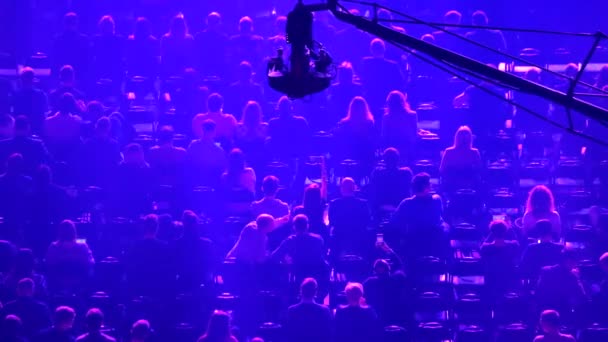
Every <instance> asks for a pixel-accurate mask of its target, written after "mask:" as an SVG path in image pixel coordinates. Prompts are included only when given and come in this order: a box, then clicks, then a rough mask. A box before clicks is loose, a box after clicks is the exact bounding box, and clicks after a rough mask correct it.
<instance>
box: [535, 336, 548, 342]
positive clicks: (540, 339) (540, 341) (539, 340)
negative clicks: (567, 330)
mask: <svg viewBox="0 0 608 342" xmlns="http://www.w3.org/2000/svg"><path fill="white" fill-rule="evenodd" d="M543 341H545V336H543V335H539V336H536V337H535V338H534V341H533V342H543Z"/></svg>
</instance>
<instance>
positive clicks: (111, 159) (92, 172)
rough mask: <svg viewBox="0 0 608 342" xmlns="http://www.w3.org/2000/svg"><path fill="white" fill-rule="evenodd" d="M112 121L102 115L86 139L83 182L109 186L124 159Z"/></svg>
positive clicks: (83, 150) (83, 154)
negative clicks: (92, 132) (114, 133)
mask: <svg viewBox="0 0 608 342" xmlns="http://www.w3.org/2000/svg"><path fill="white" fill-rule="evenodd" d="M111 130H112V123H111V121H110V119H108V118H107V117H101V118H99V120H97V122H96V123H95V132H94V134H93V136H92V137H91V138H89V139H88V140H86V141H85V142H84V144H83V146H82V151H81V154H80V155H81V156H80V158H81V165H82V170H81V174H82V177H83V179H82V182H83V184H86V185H95V186H100V187H104V188H107V187H108V186H110V184H111V182H112V178H113V176H114V175H115V174H116V170H117V168H118V165H119V164H120V162H121V161H122V155H121V153H120V146H119V143H118V141H116V140H115V139H113V138H112V136H111V133H112V132H111Z"/></svg>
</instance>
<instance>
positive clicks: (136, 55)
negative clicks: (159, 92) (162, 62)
mask: <svg viewBox="0 0 608 342" xmlns="http://www.w3.org/2000/svg"><path fill="white" fill-rule="evenodd" d="M159 58H160V43H159V42H158V39H157V38H156V37H154V36H153V35H152V30H151V28H150V22H149V21H148V19H146V18H144V17H139V18H137V19H136V21H135V27H134V29H133V34H132V35H130V36H129V38H128V39H127V42H126V67H127V72H128V74H129V76H130V77H133V76H142V77H152V76H155V75H156V74H157V72H158V63H159Z"/></svg>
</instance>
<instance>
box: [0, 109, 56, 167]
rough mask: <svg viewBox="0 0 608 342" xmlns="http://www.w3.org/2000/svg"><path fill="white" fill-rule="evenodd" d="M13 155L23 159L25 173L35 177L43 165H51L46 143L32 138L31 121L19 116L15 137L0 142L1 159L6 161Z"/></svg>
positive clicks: (15, 125) (15, 126) (15, 127)
mask: <svg viewBox="0 0 608 342" xmlns="http://www.w3.org/2000/svg"><path fill="white" fill-rule="evenodd" d="M13 153H19V154H21V156H22V157H23V162H24V164H25V165H24V167H25V170H24V171H25V172H26V173H27V174H29V175H33V174H34V172H35V171H36V169H37V168H38V166H39V165H41V164H50V163H51V155H50V154H49V151H48V150H47V149H46V146H45V144H44V142H42V141H41V140H39V139H37V138H35V137H33V136H32V132H31V126H30V123H29V120H28V118H27V117H25V116H18V117H16V118H15V123H14V136H13V137H12V138H9V139H5V140H0V158H1V159H2V160H6V159H7V158H8V157H9V156H10V155H12V154H13Z"/></svg>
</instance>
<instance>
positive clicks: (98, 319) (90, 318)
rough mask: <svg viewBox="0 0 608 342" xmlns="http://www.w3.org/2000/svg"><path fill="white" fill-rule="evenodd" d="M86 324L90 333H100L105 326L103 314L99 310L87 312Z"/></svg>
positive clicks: (94, 309)
mask: <svg viewBox="0 0 608 342" xmlns="http://www.w3.org/2000/svg"><path fill="white" fill-rule="evenodd" d="M85 322H86V324H87V329H88V330H89V332H98V331H100V330H101V327H102V326H103V312H101V310H99V309H97V308H93V309H90V310H89V311H87V314H86V316H85Z"/></svg>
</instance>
